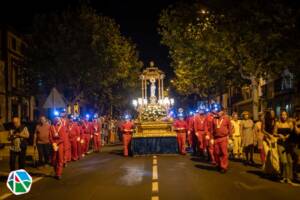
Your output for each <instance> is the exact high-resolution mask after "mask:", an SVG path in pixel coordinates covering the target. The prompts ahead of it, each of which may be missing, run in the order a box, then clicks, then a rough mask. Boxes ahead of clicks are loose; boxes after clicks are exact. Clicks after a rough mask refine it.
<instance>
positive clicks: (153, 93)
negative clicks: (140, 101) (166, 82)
mask: <svg viewBox="0 0 300 200" xmlns="http://www.w3.org/2000/svg"><path fill="white" fill-rule="evenodd" d="M150 82H151V88H150V89H151V94H150V96H151V97H156V94H155V91H156V86H155V79H151V80H150Z"/></svg>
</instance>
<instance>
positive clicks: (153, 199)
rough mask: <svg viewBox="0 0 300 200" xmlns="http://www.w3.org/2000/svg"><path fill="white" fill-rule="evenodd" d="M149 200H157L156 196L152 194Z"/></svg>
mask: <svg viewBox="0 0 300 200" xmlns="http://www.w3.org/2000/svg"><path fill="white" fill-rule="evenodd" d="M151 200H159V197H158V196H152V198H151Z"/></svg>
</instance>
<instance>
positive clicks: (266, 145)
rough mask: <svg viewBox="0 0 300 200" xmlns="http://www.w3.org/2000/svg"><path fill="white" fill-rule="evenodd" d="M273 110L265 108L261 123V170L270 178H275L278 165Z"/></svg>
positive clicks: (277, 172)
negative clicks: (262, 153) (262, 162)
mask: <svg viewBox="0 0 300 200" xmlns="http://www.w3.org/2000/svg"><path fill="white" fill-rule="evenodd" d="M272 113H274V111H273V112H272V110H267V111H266V112H265V117H264V118H265V119H264V123H263V133H264V140H263V149H264V152H265V156H266V157H265V162H264V165H263V170H264V172H265V175H266V176H269V177H270V178H273V177H274V178H277V176H278V174H279V171H280V167H279V155H278V149H277V138H276V137H274V126H275V123H276V121H275V117H274V114H272Z"/></svg>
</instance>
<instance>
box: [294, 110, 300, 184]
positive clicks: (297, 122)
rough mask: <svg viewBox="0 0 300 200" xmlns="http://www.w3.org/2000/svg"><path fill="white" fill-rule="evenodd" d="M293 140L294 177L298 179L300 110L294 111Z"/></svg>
mask: <svg viewBox="0 0 300 200" xmlns="http://www.w3.org/2000/svg"><path fill="white" fill-rule="evenodd" d="M294 132H295V140H294V146H295V148H294V150H295V152H294V170H293V171H294V179H296V180H297V179H298V178H299V177H298V175H297V173H298V172H299V164H300V163H299V160H300V159H299V158H300V110H297V111H296V117H295V130H294Z"/></svg>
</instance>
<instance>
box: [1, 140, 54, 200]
mask: <svg viewBox="0 0 300 200" xmlns="http://www.w3.org/2000/svg"><path fill="white" fill-rule="evenodd" d="M0 155H1V160H0V199H1V198H2V197H3V195H4V196H5V195H7V194H10V191H9V190H8V188H7V187H6V180H7V176H8V174H9V172H10V170H9V146H6V147H5V148H4V149H1V150H0ZM26 155H27V156H26V167H25V169H26V171H27V172H28V173H29V174H30V175H31V176H32V178H33V181H35V180H36V179H38V178H39V177H47V176H52V175H53V173H54V171H53V168H52V167H50V166H47V167H43V168H35V167H34V161H35V160H34V156H35V157H36V158H37V152H36V153H35V152H34V148H33V146H28V147H27V152H26ZM36 160H37V159H36Z"/></svg>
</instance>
